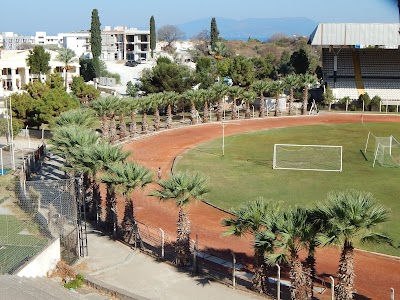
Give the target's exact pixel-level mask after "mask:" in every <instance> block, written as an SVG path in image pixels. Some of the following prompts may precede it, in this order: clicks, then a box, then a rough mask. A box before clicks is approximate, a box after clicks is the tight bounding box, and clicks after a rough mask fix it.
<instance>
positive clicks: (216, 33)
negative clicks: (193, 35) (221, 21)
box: [210, 18, 219, 46]
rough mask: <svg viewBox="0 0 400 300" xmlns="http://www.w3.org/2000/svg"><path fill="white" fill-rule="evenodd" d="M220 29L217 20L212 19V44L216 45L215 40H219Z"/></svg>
mask: <svg viewBox="0 0 400 300" xmlns="http://www.w3.org/2000/svg"><path fill="white" fill-rule="evenodd" d="M218 37H219V31H218V28H217V21H216V20H215V18H212V19H211V28H210V38H211V43H210V44H211V46H213V45H214V43H215V42H217V41H218Z"/></svg>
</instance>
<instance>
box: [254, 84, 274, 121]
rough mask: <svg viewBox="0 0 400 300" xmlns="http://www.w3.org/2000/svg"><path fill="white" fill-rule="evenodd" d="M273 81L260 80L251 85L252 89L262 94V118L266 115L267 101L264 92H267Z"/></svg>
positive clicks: (260, 115)
mask: <svg viewBox="0 0 400 300" xmlns="http://www.w3.org/2000/svg"><path fill="white" fill-rule="evenodd" d="M270 85H271V83H270V81H267V80H258V81H256V82H253V84H252V85H251V86H250V87H251V89H252V90H253V91H254V92H255V93H257V95H259V96H260V114H259V117H260V118H264V117H265V101H264V94H265V92H266V91H267V90H268V89H269V87H270Z"/></svg>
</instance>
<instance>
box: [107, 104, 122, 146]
mask: <svg viewBox="0 0 400 300" xmlns="http://www.w3.org/2000/svg"><path fill="white" fill-rule="evenodd" d="M120 101H121V98H118V97H112V102H111V103H112V104H111V106H110V111H109V112H110V142H111V143H113V142H115V141H116V140H117V124H116V120H115V119H116V115H117V114H118V110H119V108H120V107H121V106H120ZM121 110H123V108H121Z"/></svg>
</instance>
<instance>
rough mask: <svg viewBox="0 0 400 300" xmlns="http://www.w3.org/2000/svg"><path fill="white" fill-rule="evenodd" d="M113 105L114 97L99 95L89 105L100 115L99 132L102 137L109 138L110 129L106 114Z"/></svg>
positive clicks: (107, 114)
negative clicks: (99, 96)
mask: <svg viewBox="0 0 400 300" xmlns="http://www.w3.org/2000/svg"><path fill="white" fill-rule="evenodd" d="M113 105H114V97H101V98H98V99H96V100H94V101H92V102H91V103H90V106H91V107H92V108H93V109H94V110H95V111H96V112H97V115H98V116H101V132H102V136H103V138H104V139H109V137H110V129H109V126H108V124H107V121H108V116H109V114H110V112H111V110H112V106H113Z"/></svg>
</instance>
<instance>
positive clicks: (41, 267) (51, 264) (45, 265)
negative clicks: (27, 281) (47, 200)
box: [16, 239, 61, 277]
mask: <svg viewBox="0 0 400 300" xmlns="http://www.w3.org/2000/svg"><path fill="white" fill-rule="evenodd" d="M60 259H61V249H60V239H56V240H55V241H54V242H53V243H51V244H50V245H49V246H48V247H47V248H46V249H44V250H43V251H42V252H40V253H39V254H37V255H36V256H35V257H34V258H33V259H32V260H30V261H29V262H28V264H27V265H25V266H24V267H23V268H22V269H21V270H20V271H18V273H17V274H16V275H18V276H20V277H44V276H46V275H47V273H48V272H49V271H52V270H53V269H54V268H55V266H56V264H57V262H58V261H60Z"/></svg>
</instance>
